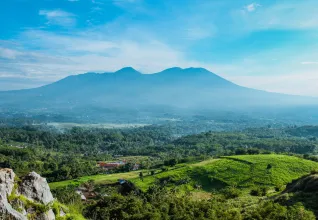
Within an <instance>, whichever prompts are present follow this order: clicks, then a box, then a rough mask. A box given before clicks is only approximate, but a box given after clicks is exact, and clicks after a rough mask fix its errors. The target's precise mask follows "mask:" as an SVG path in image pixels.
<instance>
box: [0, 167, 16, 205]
mask: <svg viewBox="0 0 318 220" xmlns="http://www.w3.org/2000/svg"><path fill="white" fill-rule="evenodd" d="M14 177H15V174H14V172H13V170H11V169H1V170H0V195H1V197H2V198H3V199H7V196H9V195H11V192H12V190H13V187H14Z"/></svg>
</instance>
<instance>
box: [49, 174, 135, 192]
mask: <svg viewBox="0 0 318 220" xmlns="http://www.w3.org/2000/svg"><path fill="white" fill-rule="evenodd" d="M139 172H140V171H132V172H129V173H115V174H101V175H94V176H84V177H80V178H77V179H73V180H66V181H61V182H53V183H49V186H50V188H51V189H57V188H61V187H65V186H70V185H71V186H79V185H81V184H82V183H85V182H88V181H89V180H94V182H95V184H97V185H98V184H111V183H115V182H117V180H118V179H127V180H128V179H133V178H136V177H138V176H139Z"/></svg>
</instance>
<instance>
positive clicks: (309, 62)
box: [301, 61, 318, 65]
mask: <svg viewBox="0 0 318 220" xmlns="http://www.w3.org/2000/svg"><path fill="white" fill-rule="evenodd" d="M301 64H303V65H311V64H318V62H313V61H303V62H301Z"/></svg>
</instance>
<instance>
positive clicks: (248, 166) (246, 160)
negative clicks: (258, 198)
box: [132, 155, 318, 191]
mask: <svg viewBox="0 0 318 220" xmlns="http://www.w3.org/2000/svg"><path fill="white" fill-rule="evenodd" d="M314 169H318V163H316V162H312V161H309V160H304V159H301V158H298V157H292V156H285V155H246V156H245V155H244V156H230V157H223V158H221V159H218V160H210V161H204V162H201V163H198V164H193V165H188V166H185V167H182V168H179V169H175V170H170V171H167V172H162V173H159V174H157V175H154V176H147V177H145V178H144V181H141V180H140V179H138V178H136V179H133V180H132V181H133V182H134V183H135V184H136V185H137V186H139V187H140V188H141V189H146V188H147V187H148V186H149V185H151V184H154V183H155V182H158V181H159V182H160V180H166V182H168V183H167V185H168V186H169V183H170V185H171V186H172V185H176V184H177V185H178V184H180V183H181V182H182V180H187V181H188V182H189V183H191V184H188V185H190V186H192V185H194V184H200V185H202V188H203V190H205V191H210V190H211V189H215V188H216V189H217V188H220V187H222V186H226V185H234V186H238V187H251V186H253V185H267V186H277V185H285V184H287V183H288V182H290V181H291V180H293V179H296V178H299V177H300V176H302V175H304V174H307V173H309V172H310V171H312V170H314ZM187 181H184V182H187Z"/></svg>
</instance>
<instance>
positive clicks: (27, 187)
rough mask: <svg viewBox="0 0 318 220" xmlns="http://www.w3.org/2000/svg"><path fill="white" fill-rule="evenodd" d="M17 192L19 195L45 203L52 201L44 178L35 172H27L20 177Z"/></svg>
mask: <svg viewBox="0 0 318 220" xmlns="http://www.w3.org/2000/svg"><path fill="white" fill-rule="evenodd" d="M19 192H20V193H21V195H24V196H25V197H27V198H29V199H32V200H33V201H36V202H40V203H43V204H45V205H47V204H49V203H50V202H53V201H54V198H53V196H52V193H51V191H50V187H49V185H48V184H47V182H46V179H45V178H43V177H41V176H40V175H39V174H37V173H35V172H31V173H29V174H28V175H27V176H25V177H24V178H23V179H22V184H21V185H20V187H19Z"/></svg>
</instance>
